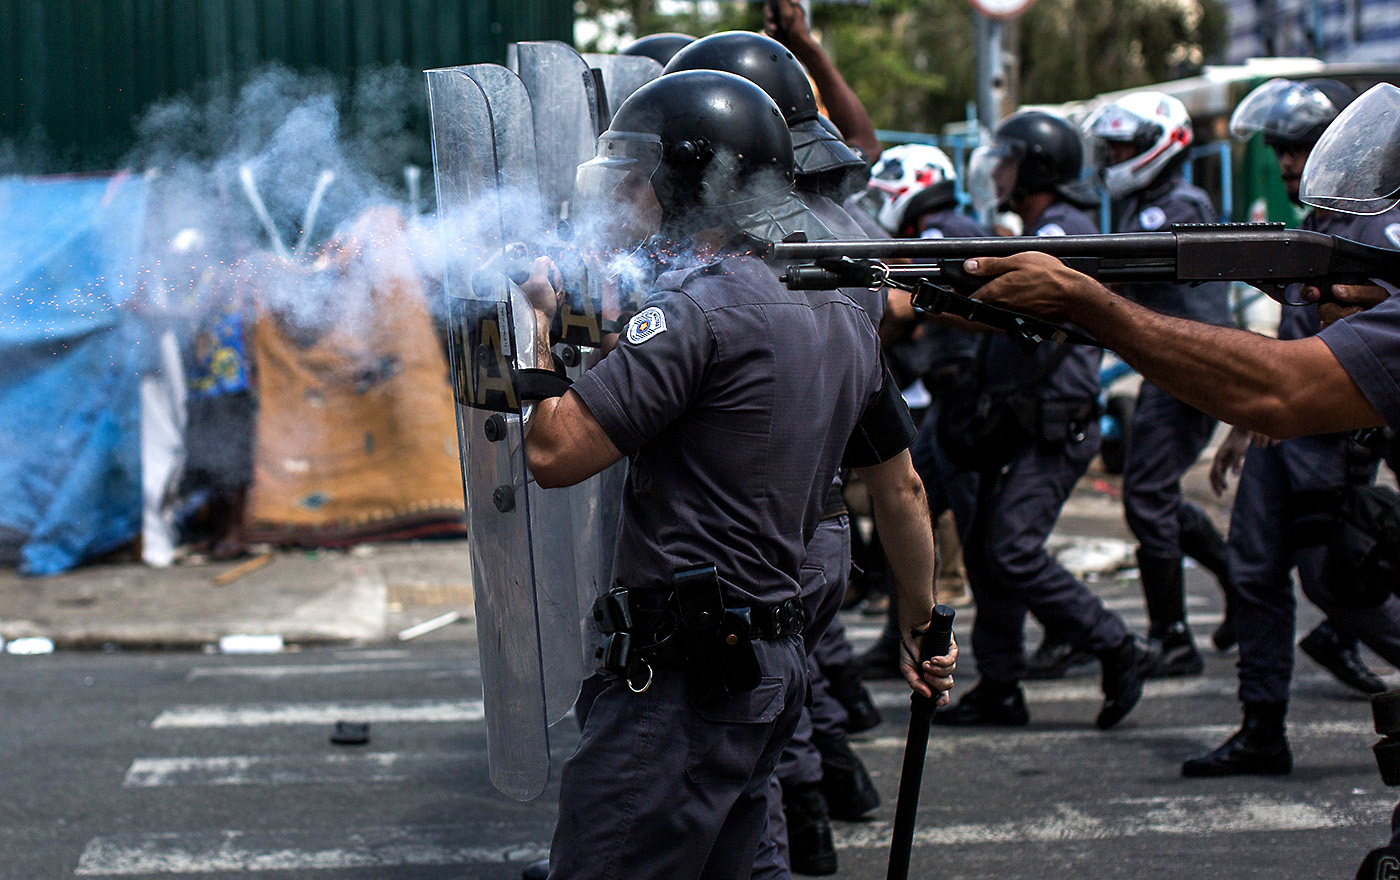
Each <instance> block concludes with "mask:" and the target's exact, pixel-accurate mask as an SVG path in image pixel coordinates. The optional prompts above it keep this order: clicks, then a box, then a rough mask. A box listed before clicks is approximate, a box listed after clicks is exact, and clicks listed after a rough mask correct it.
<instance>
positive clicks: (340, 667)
mask: <svg viewBox="0 0 1400 880" xmlns="http://www.w3.org/2000/svg"><path fill="white" fill-rule="evenodd" d="M425 669H432V670H442V671H447V672H458V671H460V672H461V673H462V675H464V676H465V675H467V674H468V672H467V664H466V663H463V664H462V665H461V667H460V668H458V669H454V668H452V667H450V666H447V665H445V664H443V663H442V662H438V661H428V660H414V661H411V662H400V663H391V662H378V663H321V664H314V665H302V666H196V667H195V668H194V669H191V670H190V671H189V673H188V674H187V675H186V676H185V680H186V681H193V680H195V679H199V678H225V677H245V678H270V679H278V678H287V677H289V676H298V675H366V674H370V673H380V672H421V671H422V670H425Z"/></svg>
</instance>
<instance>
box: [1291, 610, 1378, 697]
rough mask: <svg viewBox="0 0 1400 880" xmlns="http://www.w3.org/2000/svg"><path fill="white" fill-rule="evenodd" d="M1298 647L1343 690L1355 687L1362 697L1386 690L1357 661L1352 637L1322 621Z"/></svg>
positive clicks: (1375, 677) (1358, 658)
mask: <svg viewBox="0 0 1400 880" xmlns="http://www.w3.org/2000/svg"><path fill="white" fill-rule="evenodd" d="M1298 647H1300V648H1302V649H1303V653H1304V654H1307V655H1308V656H1309V657H1311V658H1313V659H1314V660H1316V661H1317V662H1318V663H1319V664H1320V665H1321V666H1322V668H1323V669H1326V670H1327V671H1328V672H1330V673H1332V674H1333V675H1335V676H1336V677H1337V680H1338V681H1340V682H1341V683H1342V684H1344V685H1346V686H1347V687H1350V688H1355V689H1356V690H1358V691H1361V693H1363V694H1379V693H1382V692H1383V691H1385V689H1386V688H1385V682H1383V681H1381V680H1380V679H1379V678H1378V677H1377V676H1376V674H1375V673H1374V672H1372V671H1371V670H1370V669H1368V668H1366V664H1365V663H1363V662H1361V652H1360V651H1358V650H1357V648H1356V637H1355V636H1353V635H1351V634H1350V633H1343V632H1339V631H1337V630H1335V629H1333V628H1332V625H1331V624H1330V623H1328V622H1327V621H1325V620H1324V621H1322V623H1319V624H1318V625H1317V626H1315V627H1313V631H1312V632H1310V633H1308V634H1307V635H1305V636H1303V640H1302V641H1301V642H1299V643H1298Z"/></svg>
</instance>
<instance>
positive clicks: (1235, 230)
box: [769, 223, 1400, 345]
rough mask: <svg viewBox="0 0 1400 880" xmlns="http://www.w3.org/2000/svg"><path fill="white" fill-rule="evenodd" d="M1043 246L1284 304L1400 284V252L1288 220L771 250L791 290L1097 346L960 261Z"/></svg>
mask: <svg viewBox="0 0 1400 880" xmlns="http://www.w3.org/2000/svg"><path fill="white" fill-rule="evenodd" d="M1029 251H1041V252H1043V253H1047V254H1049V255H1050V256H1052V257H1055V258H1057V259H1059V260H1060V261H1061V262H1063V263H1064V264H1065V265H1066V266H1068V267H1070V268H1071V269H1075V270H1077V271H1079V272H1083V273H1084V274H1085V275H1089V276H1090V277H1092V278H1095V279H1097V280H1099V281H1101V282H1104V283H1106V284H1107V283H1114V282H1120V283H1132V282H1151V281H1165V282H1169V283H1173V284H1202V283H1205V282H1207V281H1243V282H1245V283H1247V284H1250V285H1253V286H1254V287H1257V288H1259V289H1260V290H1263V291H1265V292H1267V293H1268V294H1269V295H1270V296H1272V297H1273V298H1274V299H1277V300H1278V301H1280V302H1283V303H1285V304H1286V305H1305V303H1303V302H1288V301H1287V300H1286V299H1285V297H1284V291H1285V290H1286V289H1287V288H1288V287H1289V285H1292V284H1303V285H1306V286H1312V287H1318V288H1321V289H1322V291H1323V295H1324V296H1326V294H1327V290H1328V288H1330V287H1331V286H1332V285H1333V284H1367V283H1372V281H1373V279H1378V280H1382V281H1387V282H1389V283H1391V284H1400V254H1397V252H1396V251H1392V250H1387V249H1385V248H1379V247H1374V246H1372V245H1365V244H1360V243H1358V242H1354V241H1349V240H1347V239H1344V238H1338V237H1336V236H1335V235H1325V234H1323V233H1320V232H1311V231H1308V230H1303V229H1287V228H1285V227H1284V226H1283V224H1281V223H1219V224H1188V225H1178V226H1173V227H1171V229H1170V230H1169V231H1166V232H1126V233H1118V234H1114V235H1066V236H1057V237H1044V238H1038V237H1018V238H1008V237H995V238H927V239H887V240H863V241H821V242H797V241H786V242H782V243H780V244H775V245H773V246H772V249H771V251H770V253H769V259H770V261H771V262H772V263H774V264H775V265H778V266H784V267H786V271H785V272H784V274H783V276H782V280H783V281H784V282H785V283H786V284H787V286H788V287H789V288H792V289H793V290H804V289H805V290H825V289H831V288H836V287H870V288H872V289H875V288H878V287H881V286H887V287H894V288H898V289H900V290H907V291H909V292H910V293H912V294H913V299H914V305H915V307H916V308H919V309H922V310H924V311H926V312H931V313H934V314H939V313H947V314H950V315H955V316H957V317H961V318H965V319H967V320H969V321H977V322H978V323H981V324H985V325H987V326H990V327H994V328H997V329H1000V330H1004V331H1006V333H1008V334H1009V335H1011V336H1012V337H1013V338H1015V339H1017V340H1018V341H1020V342H1023V343H1026V344H1028V345H1033V344H1035V343H1038V342H1041V341H1044V340H1051V341H1055V342H1068V343H1078V344H1083V345H1098V344H1099V343H1098V342H1097V341H1096V340H1095V339H1094V338H1093V337H1091V336H1088V335H1087V334H1084V333H1082V332H1080V331H1078V330H1074V329H1072V328H1068V327H1062V326H1060V325H1058V324H1055V323H1053V322H1050V321H1046V320H1044V319H1041V318H1037V317H1034V316H1032V315H1027V314H1023V313H1021V312H1016V311H1013V310H1011V309H1006V308H1002V307H1000V306H994V305H991V304H989V303H984V302H980V301H978V300H977V299H976V298H975V297H976V295H977V289H978V288H980V287H981V286H982V285H983V284H985V283H987V282H988V281H990V280H991V279H990V278H987V277H980V276H972V275H968V274H967V273H966V272H965V271H963V261H965V260H968V259H970V258H972V257H1008V256H1011V255H1013V254H1019V253H1026V252H1029Z"/></svg>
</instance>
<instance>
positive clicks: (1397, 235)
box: [1385, 223, 1400, 248]
mask: <svg viewBox="0 0 1400 880" xmlns="http://www.w3.org/2000/svg"><path fill="white" fill-rule="evenodd" d="M1385 237H1386V239H1387V240H1388V241H1389V242H1390V243H1391V244H1392V245H1394V246H1395V247H1398V248H1400V223H1392V224H1390V225H1389V226H1387V227H1386V228H1385Z"/></svg>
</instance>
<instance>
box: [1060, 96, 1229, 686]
mask: <svg viewBox="0 0 1400 880" xmlns="http://www.w3.org/2000/svg"><path fill="white" fill-rule="evenodd" d="M1084 131H1085V132H1086V134H1087V135H1088V136H1089V137H1090V138H1092V139H1093V140H1094V141H1096V146H1097V149H1098V153H1099V160H1098V165H1099V175H1100V178H1101V181H1102V183H1103V186H1104V188H1105V189H1106V190H1107V191H1108V195H1109V197H1110V198H1111V199H1112V200H1113V201H1114V205H1115V209H1116V219H1115V221H1114V225H1113V229H1114V231H1115V232H1156V231H1158V230H1165V229H1169V228H1170V227H1171V226H1172V225H1174V224H1178V223H1213V222H1215V221H1216V218H1217V215H1216V210H1215V206H1214V205H1212V204H1211V201H1210V197H1209V196H1208V195H1206V193H1205V191H1204V190H1202V189H1201V188H1200V187H1197V186H1194V185H1192V184H1190V183H1187V182H1186V179H1185V177H1184V176H1183V174H1182V165H1183V164H1184V163H1185V162H1186V159H1187V152H1186V151H1187V148H1188V147H1189V146H1190V145H1191V141H1192V139H1193V134H1192V130H1191V118H1190V117H1189V116H1188V115H1187V113H1186V107H1185V106H1183V105H1182V103H1181V101H1179V100H1177V99H1176V98H1173V97H1171V96H1170V95H1165V94H1162V93H1161V92H1150V91H1149V92H1134V93H1133V94H1130V95H1125V96H1123V97H1121V98H1119V99H1118V100H1116V101H1113V102H1111V103H1109V104H1105V105H1104V106H1103V107H1100V108H1099V109H1098V110H1096V111H1095V112H1094V113H1093V114H1092V115H1091V116H1090V117H1089V118H1088V119H1087V120H1086V121H1085V123H1084ZM1120 292H1121V293H1122V294H1123V295H1124V296H1126V297H1128V298H1129V299H1131V300H1133V301H1134V302H1138V303H1141V304H1143V305H1145V306H1147V307H1148V308H1150V309H1152V310H1154V311H1158V312H1162V313H1163V314H1167V315H1177V316H1180V317H1183V318H1190V319H1192V320H1195V321H1204V322H1205V323H1208V324H1217V325H1221V326H1224V325H1227V324H1230V323H1231V312H1230V302H1229V292H1230V291H1229V285H1228V284H1226V283H1225V282H1211V283H1206V284H1200V285H1197V286H1194V287H1193V286H1190V285H1186V284H1171V283H1167V282H1158V283H1143V284H1129V285H1124V286H1123V288H1122V289H1121V290H1120ZM1215 426H1216V421H1215V419H1213V418H1211V417H1210V416H1208V415H1206V414H1205V413H1203V412H1201V411H1200V410H1198V409H1195V408H1194V407H1190V406H1187V405H1186V404H1184V403H1182V402H1181V401H1179V400H1177V399H1176V398H1174V397H1172V396H1171V395H1169V394H1167V393H1166V392H1165V391H1163V390H1162V389H1161V388H1160V387H1158V386H1157V385H1155V384H1154V383H1152V382H1150V381H1147V380H1144V381H1143V382H1142V386H1141V388H1140V390H1139V391H1138V398H1137V406H1136V407H1135V409H1134V410H1133V419H1132V424H1131V426H1130V427H1128V428H1127V431H1126V433H1127V448H1126V452H1125V455H1124V459H1123V510H1124V513H1125V515H1126V517H1127V520H1128V526H1129V528H1131V529H1132V532H1133V535H1134V537H1136V538H1137V540H1138V551H1137V561H1138V572H1139V577H1140V580H1141V583H1142V593H1143V598H1144V600H1145V601H1146V604H1147V619H1148V630H1147V639H1148V643H1149V645H1151V647H1152V648H1153V655H1154V656H1153V663H1152V665H1151V666H1150V667H1149V668H1148V670H1147V674H1148V675H1149V676H1172V675H1199V674H1200V673H1201V671H1202V670H1203V669H1204V662H1203V661H1202V659H1201V655H1200V654H1199V653H1198V652H1197V650H1196V643H1195V640H1194V638H1192V635H1191V630H1190V629H1189V628H1188V627H1187V625H1186V600H1185V590H1184V586H1183V582H1182V557H1183V556H1186V555H1189V556H1191V557H1193V558H1195V559H1197V560H1198V561H1200V562H1202V563H1203V564H1204V565H1205V566H1206V568H1207V569H1209V570H1210V571H1211V572H1212V573H1213V574H1214V575H1215V577H1216V579H1217V580H1218V581H1219V583H1220V587H1221V589H1222V590H1223V591H1224V592H1225V620H1224V622H1223V623H1222V624H1221V626H1220V628H1219V629H1217V630H1216V631H1215V634H1214V641H1215V645H1216V647H1217V648H1220V649H1221V650H1225V649H1227V648H1229V647H1230V646H1231V645H1232V644H1234V641H1235V636H1234V628H1235V626H1234V620H1235V601H1234V590H1233V588H1232V587H1231V582H1230V575H1229V571H1228V569H1227V565H1226V558H1225V541H1224V538H1222V537H1221V535H1220V533H1219V532H1218V531H1217V530H1216V529H1215V526H1214V525H1212V524H1211V522H1210V520H1209V519H1208V518H1207V516H1206V514H1205V512H1204V511H1202V510H1201V509H1200V508H1199V507H1198V506H1197V505H1196V504H1194V503H1193V502H1191V501H1190V500H1188V499H1186V498H1183V497H1182V494H1181V478H1182V476H1183V475H1184V474H1185V473H1186V471H1187V469H1189V468H1190V467H1191V465H1193V464H1195V462H1196V459H1197V458H1198V457H1200V454H1201V451H1202V450H1204V449H1205V447H1206V444H1208V443H1209V442H1210V439H1211V436H1212V435H1213V434H1214V433H1215Z"/></svg>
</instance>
